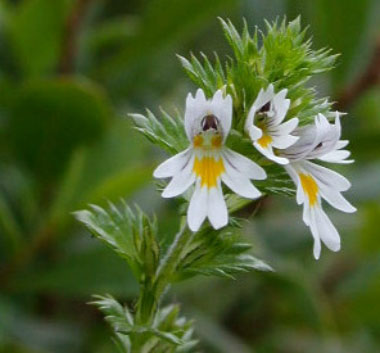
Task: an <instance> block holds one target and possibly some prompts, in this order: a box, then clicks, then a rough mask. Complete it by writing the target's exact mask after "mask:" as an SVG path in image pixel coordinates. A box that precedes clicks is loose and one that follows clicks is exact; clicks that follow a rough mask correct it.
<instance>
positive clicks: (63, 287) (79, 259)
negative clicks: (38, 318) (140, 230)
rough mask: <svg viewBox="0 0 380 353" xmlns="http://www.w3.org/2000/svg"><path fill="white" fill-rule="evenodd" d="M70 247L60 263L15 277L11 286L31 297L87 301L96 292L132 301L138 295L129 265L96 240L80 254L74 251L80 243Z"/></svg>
mask: <svg viewBox="0 0 380 353" xmlns="http://www.w3.org/2000/svg"><path fill="white" fill-rule="evenodd" d="M87 238H88V236H87ZM84 240H85V239H81V242H82V243H83V242H84ZM66 244H67V243H66ZM94 245H95V246H94ZM67 247H68V246H67V245H66V246H65V248H66V249H65V248H63V249H62V248H59V250H57V251H58V252H59V253H60V257H59V261H57V262H56V263H52V264H50V265H49V266H45V267H43V266H42V267H35V266H33V267H32V266H31V268H30V269H28V270H27V272H26V273H25V272H22V273H20V274H17V275H14V276H13V278H12V280H11V282H10V284H9V286H10V287H11V288H12V290H14V291H17V292H18V293H28V295H30V296H33V295H39V294H41V293H49V295H54V296H58V297H60V298H67V299H70V298H82V299H83V298H84V300H87V298H88V297H89V296H90V295H92V294H93V293H94V292H95V293H96V292H103V293H105V292H107V291H111V292H112V293H114V294H115V295H122V296H123V297H128V298H133V297H134V296H136V295H137V293H138V284H137V282H136V280H135V279H134V278H133V275H132V273H131V272H130V271H129V270H128V269H127V268H126V265H125V262H124V261H122V259H120V258H118V257H117V256H115V255H114V253H113V252H111V251H110V250H109V249H107V248H105V247H103V246H101V245H100V244H98V243H97V242H96V240H95V239H89V246H88V248H83V244H81V247H82V248H81V249H80V251H78V250H73V249H75V248H77V247H78V242H73V244H70V246H69V247H68V248H69V249H67ZM65 251H66V252H67V253H64V252H65ZM62 253H63V254H62Z"/></svg>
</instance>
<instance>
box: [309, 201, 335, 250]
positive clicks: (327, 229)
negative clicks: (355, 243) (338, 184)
mask: <svg viewBox="0 0 380 353" xmlns="http://www.w3.org/2000/svg"><path fill="white" fill-rule="evenodd" d="M312 214H313V217H314V220H315V225H316V227H317V229H318V234H319V236H320V238H321V240H322V241H323V243H324V244H325V245H326V246H327V247H328V248H329V249H330V250H332V251H339V250H340V236H339V233H338V231H337V230H336V228H335V226H334V225H333V224H332V222H331V221H330V219H329V218H328V217H327V215H326V213H325V212H324V211H323V209H322V208H321V207H315V208H314V209H313V210H312Z"/></svg>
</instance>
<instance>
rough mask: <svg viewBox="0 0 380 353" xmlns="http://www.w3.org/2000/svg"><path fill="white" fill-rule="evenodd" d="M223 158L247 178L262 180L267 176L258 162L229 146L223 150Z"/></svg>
mask: <svg viewBox="0 0 380 353" xmlns="http://www.w3.org/2000/svg"><path fill="white" fill-rule="evenodd" d="M223 158H225V159H227V162H228V163H229V164H230V165H232V166H233V167H234V168H235V169H237V170H238V171H239V172H240V173H241V174H244V175H246V176H247V178H249V179H255V180H264V179H266V177H267V175H266V172H265V170H264V169H263V168H261V167H260V166H259V165H258V164H256V163H255V162H253V161H251V160H250V159H249V158H247V157H245V156H243V155H241V154H239V153H237V152H235V151H233V150H230V149H229V148H225V149H224V150H223Z"/></svg>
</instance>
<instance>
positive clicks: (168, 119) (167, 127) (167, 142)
mask: <svg viewBox="0 0 380 353" xmlns="http://www.w3.org/2000/svg"><path fill="white" fill-rule="evenodd" d="M130 116H131V117H132V119H133V121H134V123H135V128H136V130H137V131H139V132H140V133H141V134H143V135H144V136H145V137H146V138H147V139H148V140H150V141H151V142H152V143H153V144H156V145H158V146H160V147H162V148H163V149H164V150H166V151H167V152H169V153H171V154H175V153H178V152H180V151H183V150H184V149H185V148H187V147H188V145H189V142H188V140H187V137H186V134H185V128H184V122H183V119H182V117H181V116H180V114H179V113H178V112H177V113H176V115H175V116H174V117H172V116H170V115H169V114H168V113H166V112H165V111H163V110H162V111H161V119H160V120H159V119H157V118H156V116H155V115H154V114H153V113H152V112H151V111H149V110H147V112H146V115H145V116H144V115H142V114H130Z"/></svg>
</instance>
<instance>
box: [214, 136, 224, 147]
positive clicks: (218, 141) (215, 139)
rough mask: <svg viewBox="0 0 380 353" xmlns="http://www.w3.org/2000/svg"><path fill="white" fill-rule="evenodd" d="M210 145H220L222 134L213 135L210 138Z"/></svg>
mask: <svg viewBox="0 0 380 353" xmlns="http://www.w3.org/2000/svg"><path fill="white" fill-rule="evenodd" d="M211 145H212V147H215V148H220V147H221V146H222V136H220V135H215V136H213V137H212V139H211Z"/></svg>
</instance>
